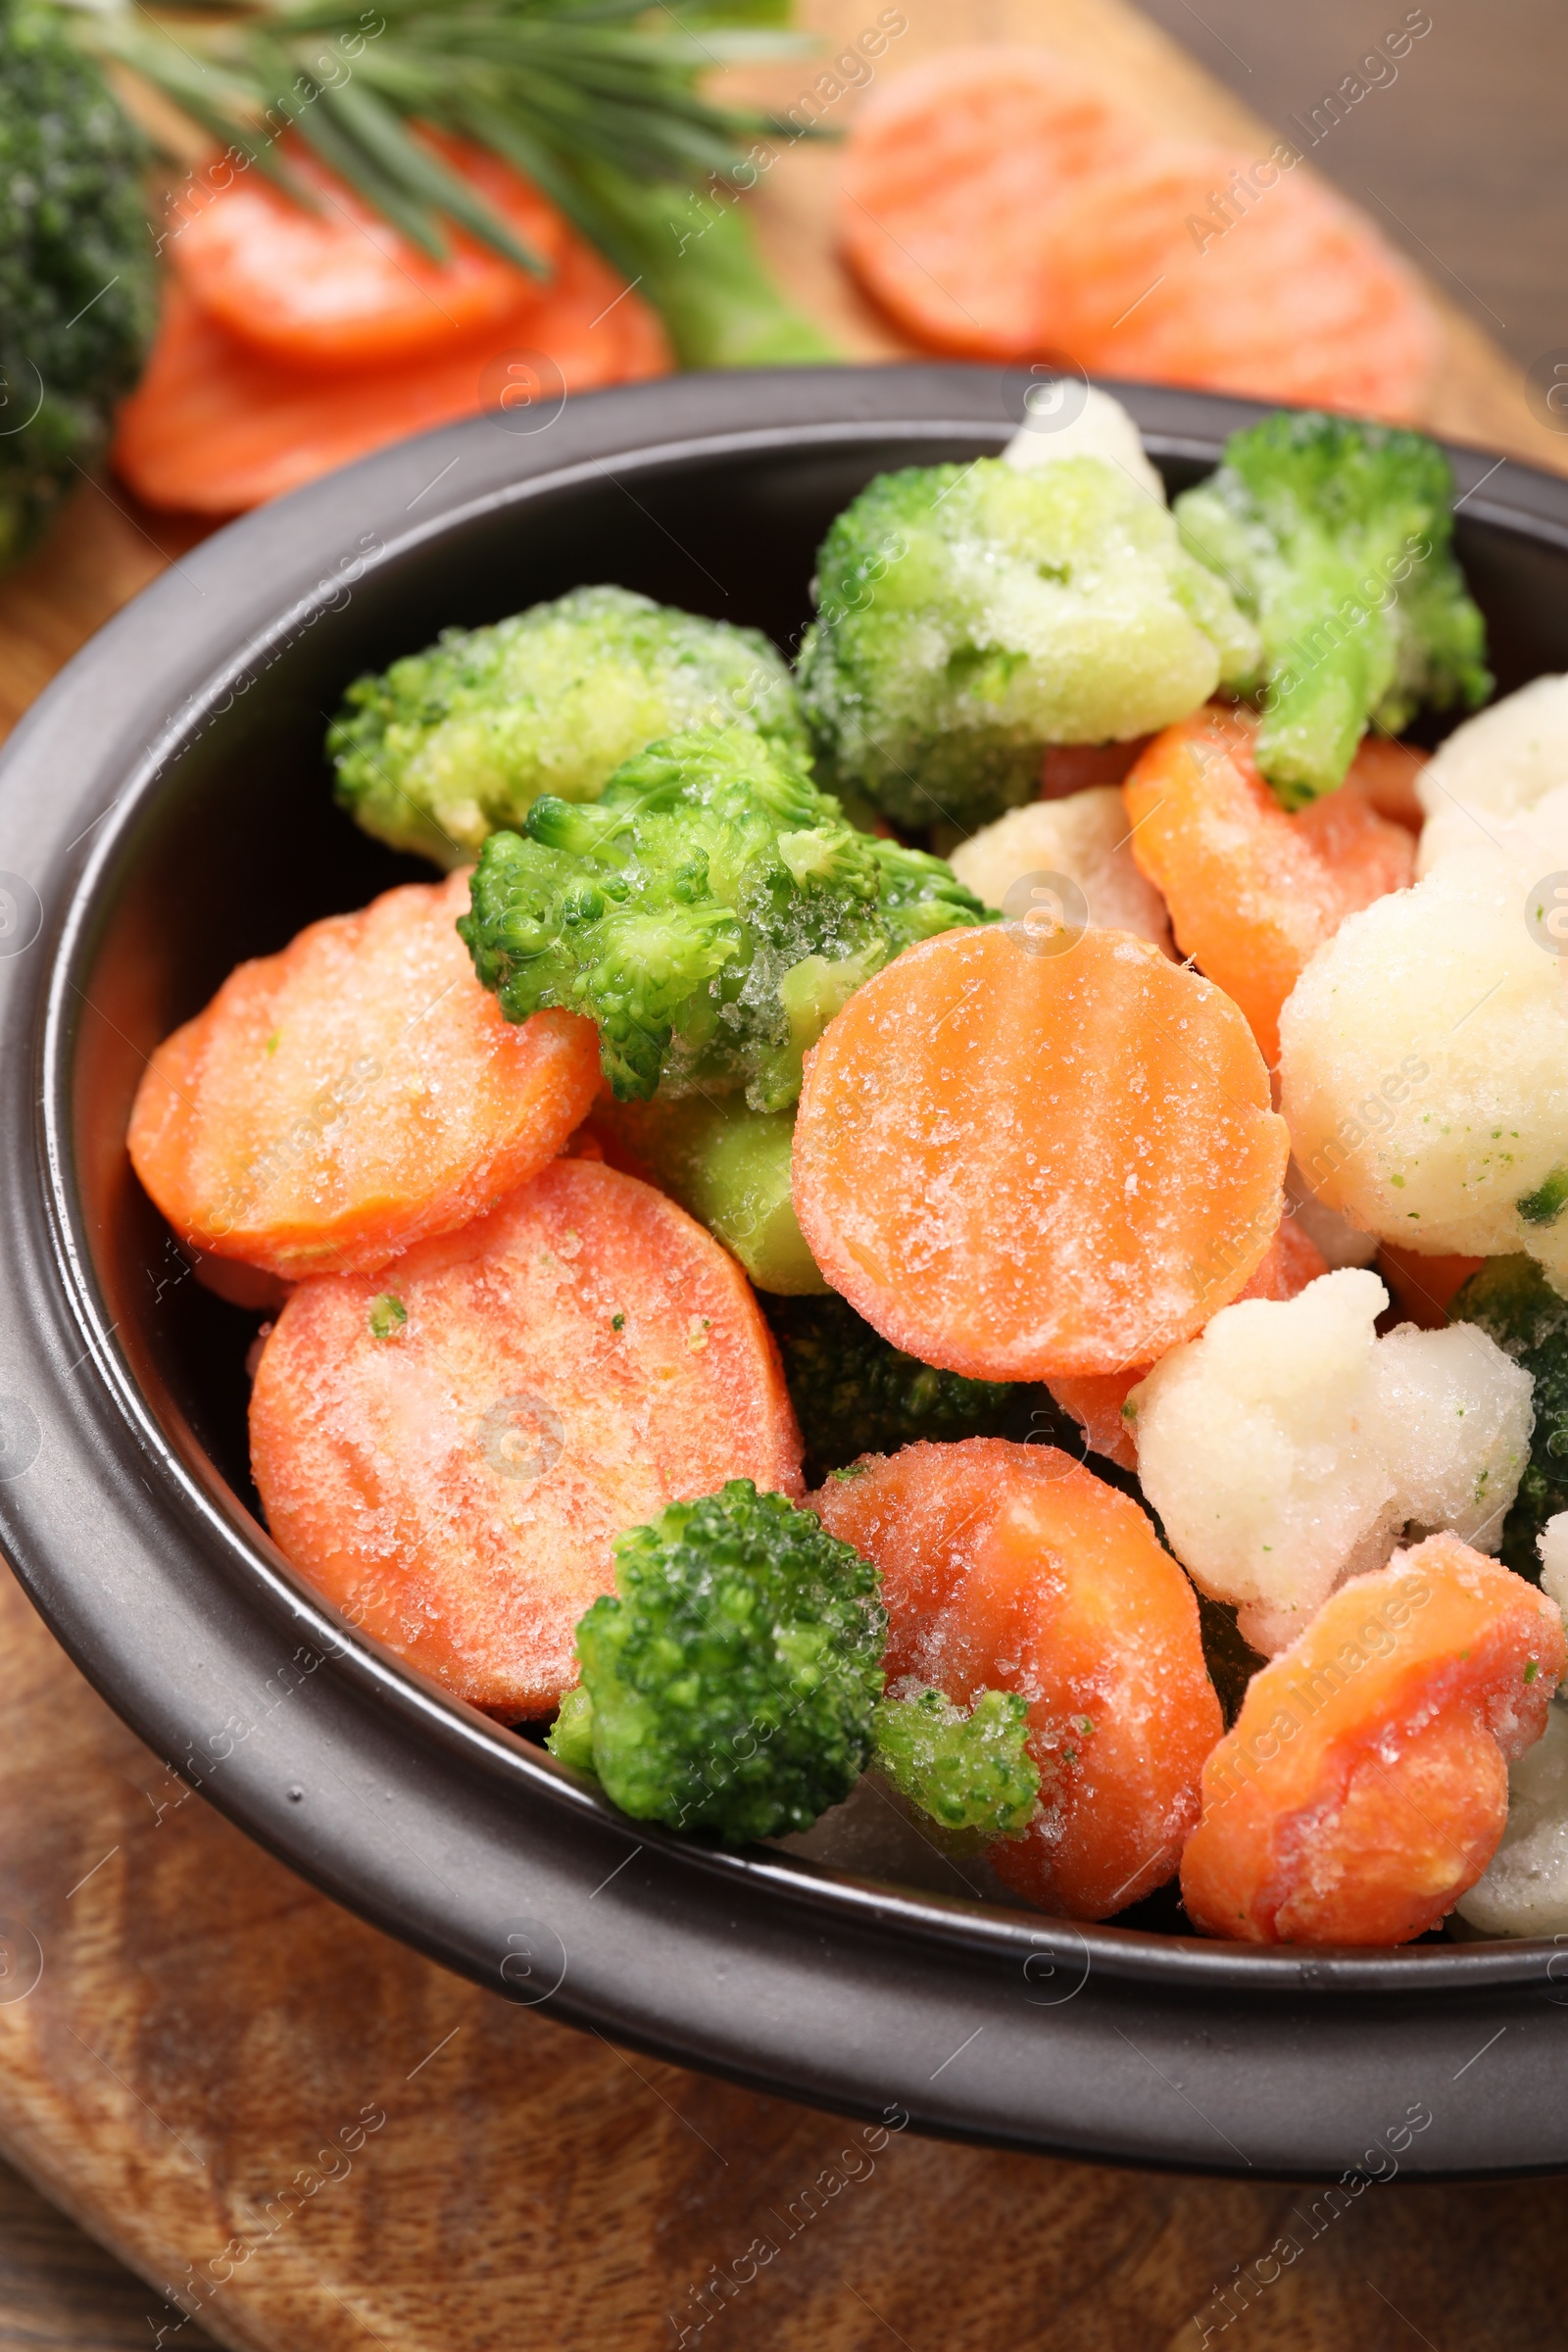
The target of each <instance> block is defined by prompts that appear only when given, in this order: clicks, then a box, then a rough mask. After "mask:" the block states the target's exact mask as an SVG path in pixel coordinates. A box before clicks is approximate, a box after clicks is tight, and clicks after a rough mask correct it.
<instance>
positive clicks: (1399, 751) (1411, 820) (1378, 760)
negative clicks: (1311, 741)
mask: <svg viewBox="0 0 1568 2352" xmlns="http://www.w3.org/2000/svg"><path fill="white" fill-rule="evenodd" d="M1431 757H1432V754H1431V753H1430V752H1422V751H1418V750H1417V749H1416V747H1415V745H1414V744H1413V743H1396V742H1395V741H1394V739H1393V737H1392V736H1389V735H1363V736H1362V738H1361V741H1360V743H1359V744H1358V745H1357V747H1356V754H1355V758H1354V759H1353V760H1351V762H1350V774H1351V775H1352V776H1353V777H1354V779H1355V781H1356V782H1357V784H1359V785H1360V787H1361V790H1362V792H1363V794H1364V795H1365V797H1366V799H1367V800H1368V801H1369V802H1370V803H1371V805H1372V807H1373V808H1374V809H1376V810H1377V812H1378V814H1379V816H1386V817H1387V818H1388V820H1389V822H1390V823H1391V824H1394V825H1403V826H1404V828H1405V830H1406V832H1409V833H1419V832H1420V830H1421V827H1422V826H1423V824H1425V822H1426V812H1425V810H1424V809H1422V807H1421V802H1420V799H1419V798H1418V796H1417V793H1416V788H1415V780H1416V778H1417V776H1418V775H1419V774H1420V773H1421V770H1422V769H1423V768H1424V767H1425V766H1426V763H1427V761H1428V760H1430V759H1431Z"/></svg>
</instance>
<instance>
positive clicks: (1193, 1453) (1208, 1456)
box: [1126, 1266, 1534, 1656]
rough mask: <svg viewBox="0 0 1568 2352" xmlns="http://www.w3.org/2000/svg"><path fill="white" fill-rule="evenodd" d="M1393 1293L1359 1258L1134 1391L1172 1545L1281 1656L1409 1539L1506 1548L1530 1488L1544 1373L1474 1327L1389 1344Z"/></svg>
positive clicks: (1225, 1321)
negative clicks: (1512, 1513) (1331, 1603)
mask: <svg viewBox="0 0 1568 2352" xmlns="http://www.w3.org/2000/svg"><path fill="white" fill-rule="evenodd" d="M1388 1302H1389V1296H1388V1293H1387V1291H1386V1290H1385V1289H1384V1287H1383V1285H1382V1283H1381V1282H1380V1281H1379V1280H1378V1278H1377V1276H1376V1275H1375V1274H1371V1273H1368V1272H1366V1271H1365V1269H1363V1268H1360V1267H1353V1266H1350V1267H1343V1268H1342V1269H1341V1270H1340V1271H1339V1272H1338V1273H1334V1274H1324V1275H1320V1276H1319V1278H1318V1280H1317V1281H1316V1282H1311V1283H1308V1284H1307V1286H1306V1289H1305V1290H1304V1291H1302V1292H1300V1293H1299V1296H1298V1297H1297V1298H1295V1299H1287V1300H1284V1301H1279V1300H1275V1299H1243V1300H1241V1301H1240V1302H1239V1303H1238V1304H1236V1305H1234V1306H1226V1307H1222V1308H1221V1309H1220V1311H1219V1313H1218V1314H1217V1315H1215V1316H1214V1317H1213V1318H1212V1319H1211V1321H1210V1322H1209V1323H1208V1324H1207V1326H1206V1327H1205V1328H1204V1330H1203V1331H1202V1332H1201V1333H1200V1335H1199V1337H1198V1338H1197V1339H1196V1340H1189V1341H1187V1342H1186V1343H1185V1344H1184V1345H1183V1346H1182V1347H1179V1348H1172V1349H1171V1350H1170V1352H1169V1354H1168V1355H1165V1356H1162V1357H1161V1359H1160V1361H1159V1362H1158V1363H1157V1364H1156V1365H1155V1366H1154V1369H1153V1371H1152V1372H1151V1373H1150V1375H1149V1377H1148V1379H1147V1380H1145V1381H1142V1382H1141V1383H1140V1384H1139V1386H1138V1387H1137V1388H1136V1389H1134V1390H1133V1392H1132V1394H1131V1396H1130V1397H1128V1400H1127V1407H1126V1409H1127V1410H1128V1412H1129V1413H1130V1415H1131V1417H1132V1421H1133V1426H1134V1428H1135V1429H1136V1432H1137V1438H1138V1475H1139V1478H1140V1480H1141V1481H1142V1483H1143V1487H1144V1491H1145V1493H1146V1494H1147V1495H1148V1496H1149V1499H1150V1501H1151V1502H1152V1504H1153V1506H1154V1509H1155V1510H1156V1511H1157V1512H1158V1513H1159V1516H1160V1519H1161V1521H1162V1522H1163V1525H1164V1529H1165V1534H1166V1536H1167V1538H1168V1540H1169V1542H1170V1544H1171V1548H1172V1549H1173V1550H1174V1552H1175V1553H1176V1556H1177V1558H1178V1559H1179V1560H1180V1561H1181V1562H1182V1564H1183V1565H1184V1567H1185V1568H1186V1569H1187V1570H1188V1572H1189V1573H1190V1575H1191V1576H1192V1578H1193V1581H1194V1583H1195V1584H1196V1585H1197V1586H1198V1587H1199V1588H1200V1590H1201V1592H1204V1593H1208V1594H1209V1595H1210V1597H1211V1598H1213V1599H1215V1600H1229V1601H1234V1602H1236V1603H1237V1604H1238V1622H1239V1624H1240V1627H1241V1631H1242V1633H1243V1634H1244V1635H1245V1637H1246V1639H1247V1640H1248V1641H1249V1642H1251V1644H1252V1646H1253V1647H1254V1648H1255V1649H1259V1650H1262V1651H1263V1653H1264V1654H1265V1655H1266V1656H1273V1655H1274V1654H1275V1653H1276V1652H1278V1651H1279V1650H1282V1649H1284V1648H1286V1647H1287V1646H1288V1645H1289V1643H1290V1642H1293V1641H1295V1639H1296V1637H1297V1635H1298V1634H1299V1633H1300V1632H1301V1630H1302V1629H1303V1627H1304V1626H1305V1625H1306V1623H1307V1620H1308V1619H1309V1618H1310V1617H1311V1616H1312V1615H1313V1614H1314V1612H1315V1611H1316V1610H1317V1609H1318V1608H1320V1607H1321V1605H1322V1603H1323V1602H1324V1601H1325V1600H1326V1599H1327V1598H1328V1596H1329V1594H1330V1593H1333V1592H1335V1591H1337V1590H1338V1588H1339V1587H1340V1586H1341V1585H1342V1584H1344V1583H1345V1582H1346V1580H1347V1578H1348V1577H1351V1576H1359V1575H1362V1574H1364V1573H1366V1572H1367V1571H1368V1570H1371V1569H1375V1568H1381V1567H1382V1566H1383V1565H1384V1563H1385V1562H1386V1560H1387V1559H1388V1558H1389V1555H1390V1553H1391V1552H1392V1551H1393V1550H1394V1548H1395V1545H1396V1544H1397V1543H1398V1542H1399V1540H1400V1539H1401V1537H1402V1536H1404V1535H1405V1534H1406V1533H1407V1532H1408V1533H1409V1534H1410V1535H1411V1539H1412V1540H1413V1541H1416V1540H1419V1538H1420V1537H1421V1536H1423V1535H1427V1534H1430V1533H1433V1532H1434V1531H1436V1530H1437V1529H1439V1528H1451V1529H1452V1530H1453V1531H1454V1533H1455V1534H1457V1535H1459V1536H1460V1537H1462V1539H1463V1541H1464V1542H1465V1543H1467V1544H1474V1545H1475V1546H1476V1547H1477V1549H1479V1550H1492V1549H1495V1545H1496V1542H1497V1539H1498V1537H1499V1535H1500V1533H1501V1528H1502V1521H1503V1518H1504V1515H1505V1514H1506V1512H1507V1509H1508V1506H1509V1504H1510V1503H1511V1502H1512V1500H1513V1497H1514V1492H1515V1490H1516V1488H1517V1487H1518V1484H1519V1479H1520V1474H1521V1472H1522V1471H1523V1469H1524V1466H1525V1459H1526V1453H1527V1449H1528V1447H1529V1443H1530V1431H1531V1428H1532V1425H1533V1422H1534V1412H1533V1408H1532V1404H1531V1392H1532V1383H1531V1379H1530V1375H1529V1374H1528V1373H1527V1372H1525V1371H1523V1370H1522V1369H1521V1367H1520V1366H1519V1365H1517V1364H1515V1363H1514V1362H1512V1361H1511V1359H1510V1358H1509V1357H1508V1356H1506V1355H1504V1353H1503V1351H1502V1349H1501V1348H1498V1347H1497V1346H1496V1345H1495V1342H1493V1341H1492V1340H1490V1339H1488V1338H1487V1336H1486V1334H1485V1333H1484V1332H1481V1331H1479V1330H1478V1329H1476V1328H1475V1327H1474V1326H1473V1325H1467V1324H1455V1325H1453V1326H1452V1327H1451V1328H1450V1329H1449V1330H1446V1331H1417V1330H1415V1329H1414V1327H1413V1326H1411V1325H1408V1324H1406V1325H1402V1326H1401V1327H1400V1328H1399V1329H1398V1330H1397V1331H1394V1332H1391V1333H1390V1334H1389V1335H1388V1337H1387V1338H1385V1339H1381V1340H1380V1339H1379V1338H1378V1337H1377V1334H1376V1331H1375V1328H1374V1326H1375V1324H1376V1321H1377V1318H1378V1316H1379V1315H1380V1314H1381V1313H1382V1311H1383V1309H1384V1308H1385V1307H1386V1306H1387V1305H1388Z"/></svg>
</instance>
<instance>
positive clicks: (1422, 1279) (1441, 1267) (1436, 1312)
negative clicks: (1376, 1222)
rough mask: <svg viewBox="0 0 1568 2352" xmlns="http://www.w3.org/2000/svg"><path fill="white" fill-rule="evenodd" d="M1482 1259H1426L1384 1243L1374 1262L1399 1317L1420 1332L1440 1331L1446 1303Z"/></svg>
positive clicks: (1478, 1265)
mask: <svg viewBox="0 0 1568 2352" xmlns="http://www.w3.org/2000/svg"><path fill="white" fill-rule="evenodd" d="M1486 1262H1487V1261H1486V1259H1485V1258H1484V1257H1426V1256H1424V1255H1423V1254H1422V1252H1421V1251H1420V1250H1405V1249H1402V1248H1401V1247H1400V1245H1399V1244H1398V1243H1397V1242H1385V1243H1384V1244H1383V1246H1382V1248H1381V1249H1380V1250H1379V1251H1378V1253H1377V1257H1376V1259H1375V1260H1374V1263H1373V1271H1374V1273H1377V1274H1381V1275H1382V1277H1383V1279H1384V1281H1385V1282H1386V1283H1387V1284H1388V1286H1389V1296H1390V1298H1391V1299H1393V1300H1394V1303H1395V1305H1396V1306H1397V1308H1398V1310H1399V1312H1400V1313H1401V1314H1402V1315H1407V1316H1408V1317H1409V1319H1410V1321H1411V1322H1412V1323H1418V1324H1419V1325H1420V1327H1421V1329H1422V1330H1423V1331H1442V1330H1443V1329H1444V1327H1445V1326H1446V1323H1447V1320H1448V1314H1447V1307H1448V1301H1449V1299H1451V1298H1452V1297H1453V1294H1454V1292H1455V1291H1456V1290H1458V1289H1459V1287H1460V1285H1461V1284H1462V1283H1466V1282H1468V1281H1469V1279H1470V1277H1471V1275H1472V1274H1479V1273H1480V1271H1481V1268H1482V1267H1483V1266H1484V1265H1485V1264H1486Z"/></svg>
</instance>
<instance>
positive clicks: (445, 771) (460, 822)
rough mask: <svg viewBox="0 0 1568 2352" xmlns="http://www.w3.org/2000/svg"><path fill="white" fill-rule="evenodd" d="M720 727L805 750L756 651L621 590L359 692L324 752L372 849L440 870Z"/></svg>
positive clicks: (447, 652) (411, 663) (768, 664)
mask: <svg viewBox="0 0 1568 2352" xmlns="http://www.w3.org/2000/svg"><path fill="white" fill-rule="evenodd" d="M732 724H738V725H746V726H751V727H754V728H756V730H757V731H758V733H759V734H760V735H764V736H766V737H768V738H769V739H770V740H771V741H774V742H777V743H779V744H782V745H784V746H785V747H786V748H788V749H789V750H791V751H794V752H796V753H799V754H801V755H802V756H803V757H804V756H805V754H806V752H807V750H808V748H809V747H808V743H807V737H806V731H805V727H804V724H803V722H802V719H801V715H800V711H799V709H798V707H797V704H796V699H795V689H794V687H793V685H792V684H791V682H790V675H789V671H788V670H787V668H786V667H785V665H784V662H782V660H781V659H780V657H779V656H778V654H777V653H776V652H775V651H774V649H773V647H772V646H771V645H769V643H768V642H767V640H766V638H765V637H762V636H760V635H759V634H758V632H757V631H756V630H755V629H738V628H732V627H731V626H730V625H729V623H728V622H727V621H719V620H702V619H699V618H698V616H697V615H696V614H695V613H680V612H676V611H675V610H674V609H673V608H672V607H670V606H667V605H656V604H654V603H653V602H652V601H651V600H650V599H649V598H648V597H646V596H635V595H633V594H632V592H631V591H630V590H629V589H626V588H574V589H573V590H572V592H571V594H570V595H569V596H563V597H559V598H558V599H557V600H556V602H555V603H554V604H547V605H535V606H533V607H532V608H531V609H530V610H529V611H528V612H526V613H515V614H514V615H513V616H512V618H511V619H510V620H500V621H497V622H496V623H495V624H494V626H493V627H490V628H483V629H448V630H446V631H445V633H444V634H443V635H442V637H441V638H440V639H439V641H438V642H437V643H436V644H435V645H433V646H430V647H428V648H427V649H426V651H425V652H423V653H422V654H410V655H408V656H406V657H405V659H404V660H403V661H401V662H393V664H392V666H391V668H390V669H388V670H386V671H384V672H383V673H382V674H381V675H380V676H379V677H364V678H360V679H358V680H357V681H356V683H355V684H354V685H352V686H351V687H350V688H349V691H348V695H347V698H346V701H345V704H344V708H343V710H342V711H341V712H340V713H339V715H338V717H337V718H336V720H335V721H334V722H333V725H332V729H331V732H330V734H329V735H328V737H327V750H328V752H329V753H330V755H331V757H332V759H333V760H335V761H336V763H337V794H338V799H339V800H340V801H341V802H342V804H343V806H344V807H345V808H346V809H348V810H349V811H350V813H351V814H352V815H353V816H354V818H355V819H356V821H357V822H358V823H359V824H361V825H363V826H364V827H365V830H366V831H367V832H368V833H373V834H375V835H376V836H377V837H378V838H379V839H380V840H382V841H388V842H390V843H391V844H392V847H393V848H394V849H397V850H415V851H417V852H419V853H420V854H421V855H423V856H424V857H427V858H434V859H435V861H436V863H437V864H438V865H444V866H447V867H452V866H457V865H465V864H466V863H467V861H468V860H469V859H470V858H476V857H477V856H478V854H479V851H480V849H481V848H482V847H483V845H484V843H485V841H486V840H487V838H488V837H489V835H490V834H491V833H493V832H494V831H495V830H496V829H497V827H498V826H501V825H519V824H520V823H521V822H522V820H523V818H524V817H525V816H526V815H527V813H528V810H529V809H530V808H531V807H532V805H533V803H534V801H535V800H537V799H538V797H539V796H540V794H541V793H551V794H554V796H555V797H556V798H557V799H558V800H563V801H593V800H597V799H598V797H599V794H600V792H601V791H602V790H603V788H604V786H605V784H606V782H607V781H608V780H609V778H610V777H611V776H612V775H613V773H614V771H615V769H616V768H617V767H619V765H620V763H621V761H622V760H629V759H630V757H631V755H632V754H633V752H639V751H641V750H642V748H643V746H644V744H646V743H653V742H655V741H656V740H657V739H658V738H660V737H662V736H666V735H676V734H679V733H681V732H683V731H684V730H685V729H686V728H687V727H698V726H724V725H732Z"/></svg>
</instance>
